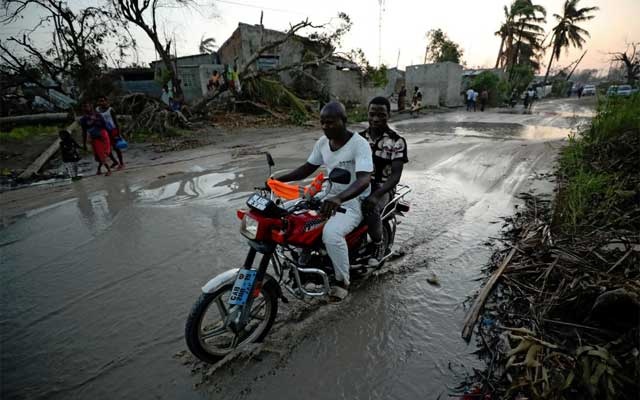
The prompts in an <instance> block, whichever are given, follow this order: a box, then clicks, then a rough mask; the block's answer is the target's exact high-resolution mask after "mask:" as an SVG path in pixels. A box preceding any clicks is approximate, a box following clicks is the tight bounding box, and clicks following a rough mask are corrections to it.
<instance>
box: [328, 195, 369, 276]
mask: <svg viewBox="0 0 640 400" xmlns="http://www.w3.org/2000/svg"><path fill="white" fill-rule="evenodd" d="M342 207H344V208H345V209H346V212H345V213H336V214H335V215H334V216H333V217H331V218H329V221H327V223H326V224H325V225H324V229H323V231H322V241H323V242H324V245H325V247H326V248H327V253H328V254H329V258H331V262H332V263H333V269H334V271H335V273H336V279H337V280H339V281H342V282H344V283H345V284H347V285H348V284H349V247H348V246H347V241H346V240H345V236H347V235H348V234H349V233H350V232H351V231H353V230H354V229H355V228H356V227H357V226H358V225H359V224H360V222H362V210H361V209H360V200H359V199H354V200H350V201H348V202H346V203H344V204H342Z"/></svg>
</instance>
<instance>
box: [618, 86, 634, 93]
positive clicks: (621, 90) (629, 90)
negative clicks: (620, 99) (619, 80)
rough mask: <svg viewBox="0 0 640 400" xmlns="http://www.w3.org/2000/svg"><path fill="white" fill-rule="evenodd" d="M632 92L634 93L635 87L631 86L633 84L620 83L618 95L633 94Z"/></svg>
mask: <svg viewBox="0 0 640 400" xmlns="http://www.w3.org/2000/svg"><path fill="white" fill-rule="evenodd" d="M631 93H633V89H632V88H631V85H620V86H618V93H617V95H618V96H631Z"/></svg>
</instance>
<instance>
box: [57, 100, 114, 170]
mask: <svg viewBox="0 0 640 400" xmlns="http://www.w3.org/2000/svg"><path fill="white" fill-rule="evenodd" d="M82 111H83V116H82V117H81V118H80V121H79V123H80V127H81V128H82V144H83V146H82V148H83V149H84V150H85V151H86V150H87V141H89V143H90V144H91V148H92V151H93V156H94V159H95V160H96V162H97V163H98V169H97V171H96V174H97V175H101V174H102V167H103V166H104V167H105V168H106V170H107V172H106V174H105V176H109V175H111V170H112V169H113V168H117V169H118V170H120V169H122V168H124V166H125V164H124V158H123V156H122V148H124V147H126V140H125V138H124V136H123V135H122V133H121V132H120V125H119V124H118V119H117V117H116V113H115V111H114V110H113V108H112V107H111V106H110V105H109V100H108V99H107V98H106V97H101V98H100V99H99V100H98V102H97V103H96V106H95V107H94V104H93V103H91V102H86V103H84V104H83V106H82ZM59 137H60V154H61V155H62V161H63V162H64V165H65V169H66V172H67V174H68V175H69V176H70V177H71V179H72V180H77V179H79V178H80V177H79V176H78V161H80V159H81V157H80V153H79V150H80V149H81V147H80V145H79V144H78V143H77V142H76V141H75V140H74V139H73V137H72V136H71V133H70V132H69V131H67V130H62V131H60V132H59ZM114 153H115V154H116V156H117V160H116V156H114ZM109 160H111V162H112V163H111V165H109Z"/></svg>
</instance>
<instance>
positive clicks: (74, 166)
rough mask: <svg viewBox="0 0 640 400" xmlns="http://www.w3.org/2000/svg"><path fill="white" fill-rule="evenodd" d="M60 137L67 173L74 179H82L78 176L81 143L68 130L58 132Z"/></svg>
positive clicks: (61, 152) (61, 151)
mask: <svg viewBox="0 0 640 400" xmlns="http://www.w3.org/2000/svg"><path fill="white" fill-rule="evenodd" d="M58 136H59V137H60V154H61V155H62V162H63V163H64V168H65V170H66V173H67V175H69V176H70V177H71V180H72V181H77V180H78V179H81V178H82V177H81V176H78V161H80V154H79V153H78V150H80V145H79V144H78V143H77V142H76V141H75V140H74V139H73V137H71V133H69V131H67V130H62V131H60V132H58Z"/></svg>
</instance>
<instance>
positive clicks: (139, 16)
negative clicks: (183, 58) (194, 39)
mask: <svg viewBox="0 0 640 400" xmlns="http://www.w3.org/2000/svg"><path fill="white" fill-rule="evenodd" d="M109 1H110V2H111V5H112V6H113V8H114V10H115V12H116V14H117V15H118V16H119V17H120V18H121V19H123V20H124V21H127V22H130V23H132V24H134V25H136V26H138V27H139V28H140V29H142V30H143V31H144V33H146V34H147V36H148V37H149V39H151V42H153V47H154V48H155V50H156V52H157V53H158V55H159V56H160V59H161V60H162V63H163V64H164V66H165V68H166V69H167V71H168V73H169V79H170V80H171V82H172V84H173V87H174V90H175V93H176V95H177V96H179V95H181V94H182V88H181V87H180V83H179V80H178V71H177V69H176V65H174V63H173V62H172V60H171V44H172V43H171V40H164V41H163V40H161V39H160V32H159V31H158V10H159V9H160V8H161V7H163V6H167V4H166V3H161V2H160V0H109ZM170 1H173V2H174V3H176V4H180V5H184V6H188V5H190V4H191V0H170ZM174 46H175V44H174Z"/></svg>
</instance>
